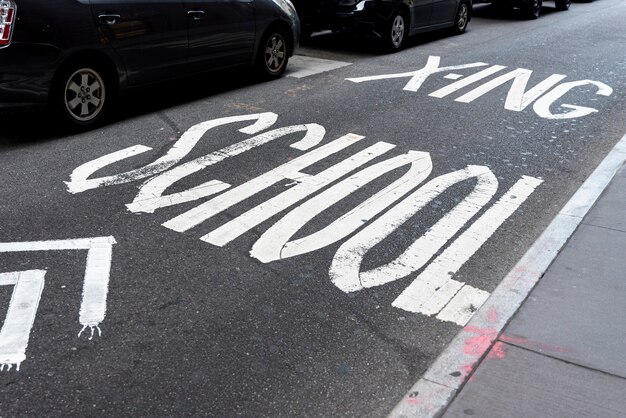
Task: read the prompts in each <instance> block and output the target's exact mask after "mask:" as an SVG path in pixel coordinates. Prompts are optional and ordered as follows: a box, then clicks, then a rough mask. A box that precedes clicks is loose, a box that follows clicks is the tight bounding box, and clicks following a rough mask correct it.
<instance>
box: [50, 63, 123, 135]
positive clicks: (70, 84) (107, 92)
mask: <svg viewBox="0 0 626 418" xmlns="http://www.w3.org/2000/svg"><path fill="white" fill-rule="evenodd" d="M113 85H114V83H113V82H111V78H110V77H109V76H108V74H107V72H106V71H105V70H104V67H103V66H101V65H98V64H96V63H89V62H85V63H74V64H72V65H68V66H66V67H65V68H64V69H62V70H61V71H60V73H59V74H58V77H57V78H56V82H55V85H54V87H53V91H52V98H51V99H52V100H51V105H52V106H53V109H52V110H53V112H54V113H55V114H56V115H57V116H58V117H59V119H60V120H61V121H62V122H63V123H64V125H66V126H67V127H69V128H73V129H90V128H93V127H95V126H98V125H99V124H101V123H102V122H103V121H104V120H105V119H106V116H107V114H108V111H109V109H110V108H111V102H112V101H113V100H114V97H115V94H114V88H113Z"/></svg>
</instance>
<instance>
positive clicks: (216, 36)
mask: <svg viewBox="0 0 626 418" xmlns="http://www.w3.org/2000/svg"><path fill="white" fill-rule="evenodd" d="M183 3H184V8H185V13H186V14H187V23H188V27H189V52H188V66H189V71H190V72H192V73H193V72H200V71H206V70H209V69H214V68H221V67H226V66H230V65H236V64H243V63H250V62H251V60H252V51H253V48H254V37H255V21H254V2H253V0H183Z"/></svg>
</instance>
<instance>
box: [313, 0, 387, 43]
mask: <svg viewBox="0 0 626 418" xmlns="http://www.w3.org/2000/svg"><path fill="white" fill-rule="evenodd" d="M392 12H393V5H392V3H390V2H380V1H375V0H363V1H362V2H360V3H357V4H356V5H353V6H349V7H341V6H337V7H335V8H333V9H332V10H327V11H326V13H324V15H325V16H328V18H327V19H326V20H325V21H324V22H322V26H323V27H324V29H331V30H336V31H342V30H347V31H352V32H357V33H359V34H361V35H366V36H371V35H373V36H375V37H380V36H381V35H380V34H381V33H383V32H384V30H385V28H384V26H385V22H387V20H388V19H389V16H391V14H392Z"/></svg>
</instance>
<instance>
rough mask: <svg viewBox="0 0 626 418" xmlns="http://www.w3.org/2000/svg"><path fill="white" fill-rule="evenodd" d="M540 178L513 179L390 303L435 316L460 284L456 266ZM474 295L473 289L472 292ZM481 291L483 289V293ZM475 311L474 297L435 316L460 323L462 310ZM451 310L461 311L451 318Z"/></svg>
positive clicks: (485, 237) (503, 219) (522, 200)
mask: <svg viewBox="0 0 626 418" xmlns="http://www.w3.org/2000/svg"><path fill="white" fill-rule="evenodd" d="M541 183H542V180H539V179H536V178H533V177H528V176H524V177H523V178H522V179H521V180H519V181H517V182H516V183H515V184H514V185H513V187H511V188H510V189H509V190H508V191H507V192H506V193H505V194H504V196H502V197H501V198H500V199H499V200H498V201H497V202H496V203H495V204H494V205H493V206H491V207H490V208H489V209H487V210H486V211H485V213H484V214H482V215H481V216H480V218H478V219H477V220H476V221H475V222H474V223H473V224H472V225H471V226H470V227H469V228H468V229H466V230H465V231H464V232H463V233H462V234H461V235H460V236H459V237H458V238H457V239H456V240H455V241H454V242H453V243H452V244H451V245H450V246H449V247H448V248H446V249H445V250H444V251H443V253H441V255H439V256H438V257H437V258H436V259H435V260H433V261H432V262H431V263H430V264H429V265H428V267H426V269H425V270H424V271H423V272H422V273H420V274H419V275H418V276H417V278H416V279H415V280H414V281H413V283H411V285H409V286H408V287H407V288H406V289H405V290H404V291H403V292H402V293H401V294H400V296H398V298H397V299H396V300H395V301H394V302H393V306H395V307H396V308H400V309H404V310H406V311H410V312H419V313H422V314H424V315H436V314H437V313H439V312H440V311H441V310H442V309H443V308H444V307H445V306H446V304H447V303H448V302H450V301H451V300H452V299H453V298H454V297H455V294H456V293H457V292H459V291H460V290H461V289H462V287H463V285H464V284H463V283H460V282H457V281H455V280H453V279H452V275H454V274H456V272H458V271H459V269H460V268H461V267H462V266H463V265H464V264H465V263H466V262H467V260H469V259H470V258H471V257H472V256H473V255H474V254H475V253H476V251H478V250H479V249H480V247H482V246H483V244H484V243H485V242H487V240H488V239H489V238H490V237H491V236H492V235H493V234H494V233H495V232H496V230H497V229H498V228H499V227H500V226H501V225H502V224H503V223H504V222H505V221H506V220H507V219H508V218H509V217H510V216H511V215H512V214H513V213H514V212H515V211H516V210H517V209H518V208H519V207H520V206H521V205H522V204H523V203H524V202H525V201H526V199H528V197H529V196H530V195H531V194H532V193H533V192H534V191H535V189H536V188H537V187H538V186H539V185H540V184H541ZM474 293H475V294H476V292H474ZM484 293H485V292H483V295H484ZM485 299H486V298H485ZM470 304H471V305H473V308H474V309H473V311H476V310H478V308H479V307H480V304H476V298H474V297H473V294H472V297H471V298H470V299H468V302H467V303H466V305H465V308H464V307H463V304H462V303H460V302H459V303H458V307H457V308H456V309H450V310H449V311H447V312H446V313H445V314H443V315H440V316H438V317H437V318H438V319H442V318H446V320H451V321H452V322H455V323H457V324H459V325H461V326H463V325H465V323H466V322H463V321H464V320H465V319H466V318H467V319H469V317H468V316H467V315H465V314H464V313H463V309H466V310H469V307H470V306H469V305H470ZM453 312H458V313H460V314H461V316H460V317H454V316H453V315H452V313H453Z"/></svg>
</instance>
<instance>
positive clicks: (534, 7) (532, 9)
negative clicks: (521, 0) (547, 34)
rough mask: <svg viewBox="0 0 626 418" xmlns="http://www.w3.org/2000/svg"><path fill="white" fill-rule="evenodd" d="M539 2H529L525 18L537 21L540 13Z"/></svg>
mask: <svg viewBox="0 0 626 418" xmlns="http://www.w3.org/2000/svg"><path fill="white" fill-rule="evenodd" d="M541 3H542V2H541V0H530V2H529V3H528V6H527V8H526V16H527V17H528V18H529V19H537V18H538V17H539V14H540V13H541Z"/></svg>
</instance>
